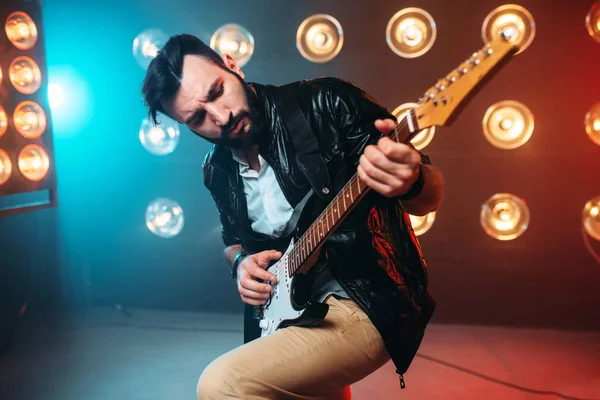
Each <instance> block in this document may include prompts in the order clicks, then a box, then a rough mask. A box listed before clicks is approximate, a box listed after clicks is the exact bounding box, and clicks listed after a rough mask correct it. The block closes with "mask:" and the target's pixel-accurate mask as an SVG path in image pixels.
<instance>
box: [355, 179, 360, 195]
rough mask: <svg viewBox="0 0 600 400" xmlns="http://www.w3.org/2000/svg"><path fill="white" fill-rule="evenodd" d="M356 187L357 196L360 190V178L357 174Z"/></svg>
mask: <svg viewBox="0 0 600 400" xmlns="http://www.w3.org/2000/svg"><path fill="white" fill-rule="evenodd" d="M356 188H357V190H358V196H360V192H361V190H360V178H359V177H358V176H357V177H356ZM358 196H356V197H358Z"/></svg>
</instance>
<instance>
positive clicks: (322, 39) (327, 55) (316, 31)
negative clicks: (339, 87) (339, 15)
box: [296, 14, 344, 63]
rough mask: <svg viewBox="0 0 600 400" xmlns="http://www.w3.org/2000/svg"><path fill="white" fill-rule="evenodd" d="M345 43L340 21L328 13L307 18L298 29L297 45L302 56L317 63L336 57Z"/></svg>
mask: <svg viewBox="0 0 600 400" xmlns="http://www.w3.org/2000/svg"><path fill="white" fill-rule="evenodd" d="M343 45H344V30H343V29H342V25H341V24H340V22H339V21H338V20H337V19H335V18H334V17H332V16H331V15H328V14H315V15H311V16H310V17H308V18H306V19H305V20H304V21H302V23H301V24H300V26H299V27H298V30H297V31H296V47H297V49H298V51H299V52H300V54H301V55H302V57H304V58H306V59H307V60H309V61H312V62H315V63H324V62H327V61H330V60H332V59H334V58H335V57H336V56H337V55H338V54H339V53H340V51H341V50H342V46H343Z"/></svg>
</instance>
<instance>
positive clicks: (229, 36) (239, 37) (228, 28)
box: [210, 24, 254, 67]
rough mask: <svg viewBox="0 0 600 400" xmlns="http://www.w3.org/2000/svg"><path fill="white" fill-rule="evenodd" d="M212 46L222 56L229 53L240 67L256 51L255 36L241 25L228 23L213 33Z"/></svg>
mask: <svg viewBox="0 0 600 400" xmlns="http://www.w3.org/2000/svg"><path fill="white" fill-rule="evenodd" d="M210 47H211V48H212V49H213V50H215V51H216V52H217V53H219V54H220V55H221V56H223V55H225V54H229V55H230V56H231V58H233V59H234V60H235V62H236V63H237V64H238V65H239V66H240V67H243V66H244V65H246V63H248V61H249V60H250V58H251V57H252V54H253V53H254V37H253V36H252V34H251V33H250V32H248V31H247V30H246V28H244V27H242V26H240V25H237V24H226V25H223V26H221V27H220V28H219V29H217V30H216V31H215V33H213V35H212V37H211V38H210Z"/></svg>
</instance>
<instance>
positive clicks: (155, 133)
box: [139, 116, 179, 156]
mask: <svg viewBox="0 0 600 400" xmlns="http://www.w3.org/2000/svg"><path fill="white" fill-rule="evenodd" d="M139 137H140V142H142V145H143V146H144V148H145V149H146V150H148V151H149V152H150V153H152V154H154V155H157V156H164V155H167V154H169V153H172V152H173V150H175V147H177V144H178V143H179V124H178V123H177V121H174V120H172V119H171V118H168V117H165V116H161V117H160V119H159V123H158V125H156V126H155V125H154V124H153V123H152V122H150V121H149V120H148V119H146V118H145V119H144V120H143V121H142V126H141V127H140V133H139Z"/></svg>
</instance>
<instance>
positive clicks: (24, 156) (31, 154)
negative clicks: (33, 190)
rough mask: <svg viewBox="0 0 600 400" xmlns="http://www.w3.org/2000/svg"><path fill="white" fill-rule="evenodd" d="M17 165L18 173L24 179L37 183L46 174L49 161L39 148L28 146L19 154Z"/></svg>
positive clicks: (32, 145) (43, 151) (33, 145)
mask: <svg viewBox="0 0 600 400" xmlns="http://www.w3.org/2000/svg"><path fill="white" fill-rule="evenodd" d="M18 165H19V171H21V174H22V175H23V176H24V177H25V178H26V179H29V180H30V181H33V182H37V181H40V180H42V179H44V178H45V177H46V175H47V174H48V169H49V168H50V159H49V158H48V153H46V150H44V149H43V148H42V147H41V146H38V145H37V144H30V145H27V146H25V147H24V148H23V150H21V152H20V153H19V159H18Z"/></svg>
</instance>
